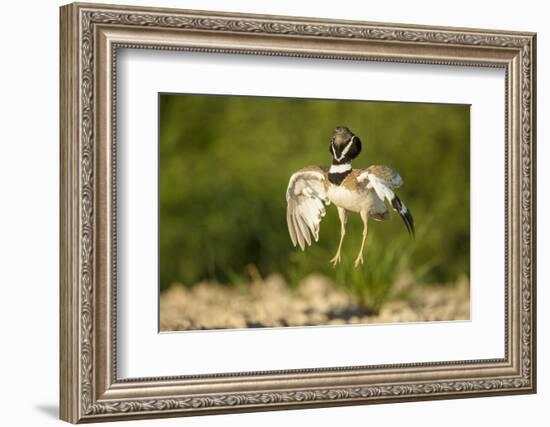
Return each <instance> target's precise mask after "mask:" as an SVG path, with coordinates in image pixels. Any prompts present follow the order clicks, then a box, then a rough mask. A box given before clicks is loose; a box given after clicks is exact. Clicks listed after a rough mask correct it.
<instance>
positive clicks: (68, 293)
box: [59, 5, 80, 423]
mask: <svg viewBox="0 0 550 427" xmlns="http://www.w3.org/2000/svg"><path fill="white" fill-rule="evenodd" d="M76 12H77V9H76V7H75V6H74V5H65V6H61V7H60V9H59V21H60V34H59V51H60V62H59V74H60V77H59V78H60V80H59V105H60V117H59V137H60V153H59V155H60V189H59V190H60V201H59V203H60V206H59V207H60V223H59V231H60V235H59V239H60V242H59V245H60V257H59V262H60V265H59V272H60V277H59V280H60V281H59V286H60V289H59V303H60V319H59V363H60V369H59V381H60V388H59V393H60V395H59V418H60V419H61V420H64V421H67V422H70V423H76V422H78V420H79V418H80V416H79V412H80V411H79V406H80V405H79V401H80V388H79V383H80V377H79V361H80V351H79V350H78V349H79V348H80V346H79V321H78V319H79V316H80V315H79V312H80V311H79V298H78V296H79V291H78V290H79V286H78V284H79V280H78V271H79V250H75V248H78V247H79V238H78V237H79V236H78V230H79V225H78V223H79V221H78V212H79V208H78V200H79V197H78V192H79V190H78V165H79V162H78V159H79V156H78V146H79V144H78V141H79V140H78V122H79V114H78V94H79V89H78V70H79V66H78V44H77V43H78V19H77V13H76Z"/></svg>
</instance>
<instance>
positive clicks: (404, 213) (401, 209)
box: [357, 165, 414, 237]
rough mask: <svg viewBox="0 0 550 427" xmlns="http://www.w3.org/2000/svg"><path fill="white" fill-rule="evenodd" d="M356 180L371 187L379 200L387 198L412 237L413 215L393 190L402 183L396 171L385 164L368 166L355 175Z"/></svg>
mask: <svg viewBox="0 0 550 427" xmlns="http://www.w3.org/2000/svg"><path fill="white" fill-rule="evenodd" d="M357 181H358V182H359V183H360V184H363V185H366V187H367V188H368V189H373V190H374V191H375V192H376V195H377V196H378V197H379V198H380V200H382V201H383V200H384V199H387V200H388V202H390V204H391V206H392V208H393V210H395V211H396V212H397V213H399V216H401V218H402V219H403V222H404V223H405V226H406V227H407V230H408V232H409V234H410V235H411V236H412V237H414V220H413V217H412V215H411V213H410V211H409V209H408V208H407V206H405V203H403V202H402V201H401V200H400V199H399V197H397V195H396V194H395V193H394V191H393V190H394V189H395V188H399V187H401V186H402V185H403V179H402V178H401V176H400V175H399V174H398V173H397V172H396V171H394V170H393V169H391V168H389V167H387V166H378V165H374V166H370V167H368V168H367V169H365V170H364V171H363V172H361V173H360V174H359V175H358V176H357Z"/></svg>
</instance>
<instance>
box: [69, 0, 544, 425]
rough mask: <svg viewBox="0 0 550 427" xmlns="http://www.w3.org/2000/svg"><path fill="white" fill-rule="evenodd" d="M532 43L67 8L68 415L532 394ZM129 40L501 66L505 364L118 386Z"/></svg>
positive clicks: (320, 23) (299, 21) (453, 32)
mask: <svg viewBox="0 0 550 427" xmlns="http://www.w3.org/2000/svg"><path fill="white" fill-rule="evenodd" d="M535 41H536V39H535V34H533V33H519V32H507V31H488V30H477V29H458V28H435V27H422V26H411V25H400V24H381V23H368V22H352V21H329V20H322V19H311V18H294V17H280V16H263V15H241V14H228V13H215V12H198V11H188V10H174V9H156V8H137V7H126V6H112V5H98V4H71V5H67V6H63V7H62V8H61V49H60V50H61V83H60V92H61V93H60V108H61V113H60V114H61V117H60V135H61V168H62V169H61V177H60V178H61V206H60V209H61V223H60V226H61V248H60V251H61V265H60V268H61V270H60V271H61V279H60V306H61V309H60V325H61V330H60V337H61V339H60V382H61V396H60V400H61V418H62V419H63V420H66V421H69V422H72V423H77V422H86V421H87V422H89V421H107V420H115V419H129V418H153V417H167V416H181V415H199V414H213V413H227V412H238V411H241V412H242V411H258V410H275V409H286V408H305V407H320V406H331V405H354V404H367V403H382V402H398V401H410V400H427V399H442V398H458V397H475V396H486V395H495V394H519V393H534V392H535V390H536V341H535V326H536V321H535V320H536V319H535V306H536V304H535V290H536V289H535V277H536V274H535V268H536V257H535V255H536V254H535V247H536V242H535V236H536V232H535V231H536V217H535V214H536V186H535V176H536V173H535V148H536V147H535V48H536V45H535ZM118 47H127V48H152V49H171V50H191V51H202V52H221V53H227V54H232V53H241V54H251V55H282V56H298V57H314V58H322V59H325V58H326V59H329V58H330V59H334V58H338V59H345V60H358V61H362V60H370V61H373V60H374V61H394V62H407V63H433V64H447V65H465V64H466V65H472V66H489V67H502V68H504V69H505V70H506V76H507V80H506V90H505V93H504V94H503V95H504V96H505V97H506V106H507V108H506V110H507V117H506V119H507V120H506V139H507V141H506V145H505V147H506V148H505V150H506V176H505V177H504V179H505V181H506V188H507V191H506V212H505V213H504V214H505V216H506V230H505V236H506V260H507V262H506V272H505V277H506V283H505V284H504V285H505V287H506V290H505V292H506V307H505V312H506V316H505V317H506V321H505V325H504V327H505V332H506V333H505V336H506V339H505V343H504V346H505V357H504V358H503V359H496V360H470V361H456V362H442V363H438V362H433V363H422V364H403V365H383V366H363V367H335V368H331V369H308V370H292V371H284V372H281V371H270V372H248V373H246V372H244V373H239V374H223V373H220V374H217V375H208V376H193V377H174V378H137V379H132V380H120V379H117V369H116V357H115V356H116V334H115V327H116V322H115V320H116V286H115V282H116V257H115V254H116V232H115V231H116V230H115V221H116V204H115V201H116V187H115V185H114V176H115V172H116V158H115V151H114V147H115V140H114V137H115V132H114V131H115V126H116V117H115V108H114V106H115V102H116V96H115V91H114V89H115V87H116V74H115V72H114V71H115V67H114V65H115V64H116V52H117V48H118Z"/></svg>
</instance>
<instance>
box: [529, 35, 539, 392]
mask: <svg viewBox="0 0 550 427" xmlns="http://www.w3.org/2000/svg"><path fill="white" fill-rule="evenodd" d="M530 44H531V76H530V79H531V104H530V113H531V123H530V125H531V390H532V392H533V393H535V394H536V393H537V271H538V270H537V34H536V33H534V34H532V36H531V42H530Z"/></svg>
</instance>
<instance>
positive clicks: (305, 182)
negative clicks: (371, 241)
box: [286, 126, 415, 268]
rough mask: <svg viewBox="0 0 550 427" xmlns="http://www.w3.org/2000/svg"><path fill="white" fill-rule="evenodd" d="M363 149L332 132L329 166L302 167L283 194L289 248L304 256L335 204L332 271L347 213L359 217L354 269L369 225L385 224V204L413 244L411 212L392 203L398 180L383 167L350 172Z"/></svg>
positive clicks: (352, 138)
mask: <svg viewBox="0 0 550 427" xmlns="http://www.w3.org/2000/svg"><path fill="white" fill-rule="evenodd" d="M361 148H362V143H361V140H360V139H359V137H358V136H357V135H355V134H354V133H353V132H352V131H351V130H350V129H348V128H347V127H345V126H336V127H335V128H334V130H333V132H332V137H331V138H330V144H329V152H330V154H331V155H332V164H331V165H330V166H307V167H304V168H302V169H300V170H298V171H296V172H294V173H293V174H292V175H291V176H290V179H289V182H288V187H287V191H286V202H287V210H286V220H287V225H288V232H289V235H290V239H291V241H292V244H293V245H294V247H296V246H297V245H298V246H300V248H301V250H302V251H303V250H304V249H305V248H306V245H308V246H310V245H311V244H312V237H313V239H314V240H315V242H317V241H319V227H320V224H321V220H322V219H323V217H324V216H325V215H326V208H325V206H328V205H330V204H331V203H332V204H334V205H335V206H336V208H337V210H338V218H339V219H340V243H339V244H338V250H337V251H336V255H334V257H333V258H332V259H331V260H330V262H331V264H332V265H333V266H334V267H336V266H337V265H338V264H339V263H340V262H341V258H342V257H341V252H342V244H343V242H344V236H345V235H346V223H347V220H348V214H349V213H353V212H355V213H358V214H359V215H360V217H361V220H362V222H363V235H362V240H361V248H360V250H359V254H358V255H357V257H356V259H355V262H354V266H355V267H356V268H357V267H358V266H359V265H362V264H363V263H364V258H363V252H364V249H365V242H366V240H367V234H368V225H367V223H368V220H369V218H372V219H374V220H377V221H386V220H389V219H390V213H389V211H388V207H387V206H386V203H385V201H387V202H388V203H389V205H390V206H391V207H392V209H393V210H394V211H395V212H397V213H398V214H399V216H400V217H401V218H402V219H403V222H404V224H405V226H406V228H407V231H408V233H409V235H410V237H411V238H413V239H414V234H415V229H414V220H413V217H412V214H411V212H410V211H409V209H408V208H407V206H405V204H404V203H403V202H402V201H401V200H400V199H399V197H397V194H396V193H395V191H394V190H395V189H396V188H399V187H401V186H402V185H403V179H402V178H401V176H400V175H399V173H397V172H396V171H394V170H393V169H391V168H390V167H388V166H381V165H373V166H369V167H367V168H366V169H354V168H352V166H351V162H352V160H354V159H355V158H356V157H357V156H358V155H359V154H360V153H361Z"/></svg>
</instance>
